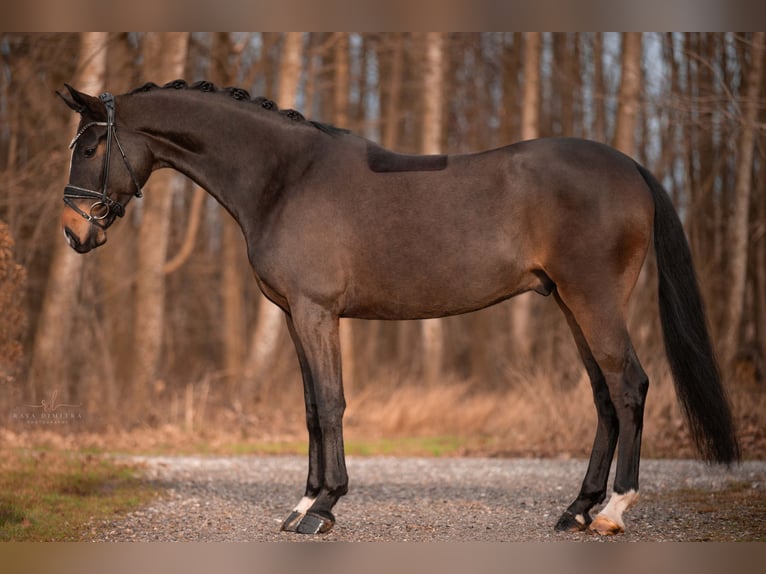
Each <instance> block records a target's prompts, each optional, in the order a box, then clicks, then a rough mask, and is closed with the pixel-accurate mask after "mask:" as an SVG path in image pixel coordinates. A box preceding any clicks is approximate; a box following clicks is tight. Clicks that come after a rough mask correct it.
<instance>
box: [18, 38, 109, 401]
mask: <svg viewBox="0 0 766 574" xmlns="http://www.w3.org/2000/svg"><path fill="white" fill-rule="evenodd" d="M107 36H108V35H107V33H106V32H83V33H82V34H81V36H80V58H79V61H80V73H79V75H78V78H77V80H76V83H75V85H77V86H78V89H80V90H82V91H84V92H86V93H89V94H98V93H100V92H101V91H102V90H103V87H104V86H103V84H104V74H105V72H106V46H107ZM79 121H80V118H79V116H76V115H73V116H72V120H71V126H70V127H71V129H70V132H71V133H74V132H75V131H76V130H77V125H78V124H79ZM66 177H68V174H67V175H66ZM62 187H63V186H62ZM54 249H55V251H54V254H53V259H52V261H51V267H50V271H49V275H48V284H47V286H46V289H45V297H44V299H43V304H42V310H41V312H40V316H39V319H38V325H37V330H36V332H35V340H34V348H33V351H32V362H31V366H30V372H29V394H30V398H31V400H33V401H37V400H39V399H40V397H41V396H42V395H43V394H48V393H49V392H53V391H52V390H51V389H50V388H49V385H64V386H66V385H67V371H68V366H69V363H68V361H67V344H66V342H67V341H71V340H72V339H73V337H74V336H75V334H74V333H72V324H73V319H74V315H75V312H76V310H77V305H78V294H79V291H80V285H81V282H82V269H83V264H84V261H85V259H84V258H83V257H82V255H78V254H77V253H75V252H74V251H73V250H72V249H71V248H70V247H69V246H68V245H67V244H66V242H65V241H63V240H61V241H57V242H56V243H55V248H54ZM53 390H56V389H53Z"/></svg>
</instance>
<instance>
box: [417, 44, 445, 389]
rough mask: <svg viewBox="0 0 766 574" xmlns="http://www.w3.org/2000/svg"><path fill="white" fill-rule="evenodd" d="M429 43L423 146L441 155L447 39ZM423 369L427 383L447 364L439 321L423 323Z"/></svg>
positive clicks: (432, 320)
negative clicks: (445, 41)
mask: <svg viewBox="0 0 766 574" xmlns="http://www.w3.org/2000/svg"><path fill="white" fill-rule="evenodd" d="M425 42H426V69H425V73H424V76H423V96H424V101H423V104H424V105H423V143H422V150H423V153H426V154H437V153H440V152H441V147H442V145H441V139H442V124H443V123H444V96H443V84H444V38H443V35H442V33H441V32H429V33H428V34H426V37H425ZM422 338H423V361H424V363H423V366H424V374H425V378H426V381H427V382H429V383H432V382H435V381H437V380H438V379H439V377H440V376H441V373H442V365H443V362H444V323H443V322H442V321H441V320H439V319H427V320H425V321H422Z"/></svg>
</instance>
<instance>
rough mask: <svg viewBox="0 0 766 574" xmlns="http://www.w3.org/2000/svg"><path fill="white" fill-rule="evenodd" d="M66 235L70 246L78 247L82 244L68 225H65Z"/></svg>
mask: <svg viewBox="0 0 766 574" xmlns="http://www.w3.org/2000/svg"><path fill="white" fill-rule="evenodd" d="M64 237H66V240H67V243H69V246H70V247H72V248H76V247H77V246H78V245H79V244H80V241H79V240H78V239H77V236H76V235H75V234H74V233H72V230H71V229H69V228H68V227H64Z"/></svg>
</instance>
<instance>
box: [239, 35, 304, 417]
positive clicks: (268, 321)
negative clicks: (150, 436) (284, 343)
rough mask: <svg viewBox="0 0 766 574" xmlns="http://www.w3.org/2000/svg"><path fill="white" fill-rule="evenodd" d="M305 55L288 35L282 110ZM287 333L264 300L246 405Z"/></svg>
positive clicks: (291, 100) (248, 369)
mask: <svg viewBox="0 0 766 574" xmlns="http://www.w3.org/2000/svg"><path fill="white" fill-rule="evenodd" d="M302 54H303V35H302V34H301V33H300V32H288V33H287V34H286V36H285V41H284V47H283V49H282V63H281V66H280V70H279V96H278V98H279V100H278V101H279V106H280V107H282V108H286V107H292V106H295V100H296V94H297V92H298V82H299V81H300V74H301V57H302ZM283 329H284V320H283V318H282V311H281V310H280V309H279V308H278V307H277V306H276V305H274V304H273V303H272V302H271V301H269V300H268V299H266V297H264V296H261V298H260V303H259V305H258V317H257V319H256V324H255V329H254V331H253V336H252V339H251V343H250V349H249V351H248V355H247V360H246V362H245V373H244V380H243V384H242V401H243V404H244V405H247V404H248V403H250V402H251V400H252V399H253V397H254V395H255V390H256V383H257V380H258V379H259V378H260V377H261V376H262V375H263V373H264V372H266V369H267V368H268V367H269V366H270V365H271V364H272V363H273V362H274V357H275V355H276V352H277V350H278V345H277V344H278V343H279V339H280V333H281V331H282V330H283Z"/></svg>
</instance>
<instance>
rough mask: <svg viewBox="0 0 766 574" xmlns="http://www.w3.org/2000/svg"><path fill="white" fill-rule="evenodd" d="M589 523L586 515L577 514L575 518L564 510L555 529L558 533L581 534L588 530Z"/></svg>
mask: <svg viewBox="0 0 766 574" xmlns="http://www.w3.org/2000/svg"><path fill="white" fill-rule="evenodd" d="M578 518H579V520H578ZM590 522H591V518H590V516H589V515H588V514H587V513H586V514H584V515H583V514H579V515H577V516H575V515H574V514H572V513H571V512H569V511H568V510H566V511H564V514H562V515H561V518H559V521H558V522H557V523H556V526H555V528H556V530H558V531H559V532H582V531H583V530H585V529H586V528H588V524H590Z"/></svg>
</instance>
